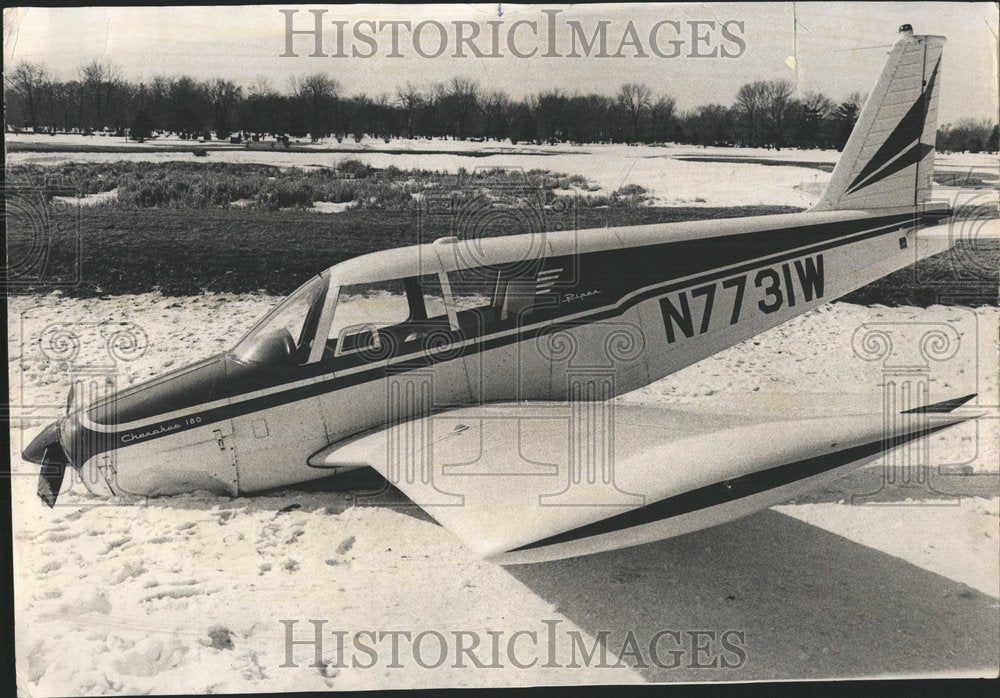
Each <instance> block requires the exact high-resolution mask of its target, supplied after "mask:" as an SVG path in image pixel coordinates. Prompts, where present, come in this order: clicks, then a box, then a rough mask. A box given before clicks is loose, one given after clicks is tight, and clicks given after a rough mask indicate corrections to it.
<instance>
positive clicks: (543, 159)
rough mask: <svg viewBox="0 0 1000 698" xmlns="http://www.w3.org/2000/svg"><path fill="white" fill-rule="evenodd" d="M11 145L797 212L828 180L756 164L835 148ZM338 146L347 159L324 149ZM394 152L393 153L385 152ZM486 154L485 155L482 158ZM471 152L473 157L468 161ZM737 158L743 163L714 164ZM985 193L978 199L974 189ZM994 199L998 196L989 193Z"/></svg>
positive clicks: (44, 159)
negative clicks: (560, 180) (565, 178)
mask: <svg viewBox="0 0 1000 698" xmlns="http://www.w3.org/2000/svg"><path fill="white" fill-rule="evenodd" d="M8 139H9V140H10V141H11V142H15V143H17V142H21V143H29V142H40V143H43V144H46V145H47V146H48V147H56V146H57V144H59V143H64V144H65V145H67V146H69V145H81V144H87V145H95V146H101V145H114V146H116V147H119V146H125V147H129V148H132V149H134V152H128V153H115V152H91V153H88V152H13V153H8V155H7V157H8V162H10V163H11V164H22V163H34V164H39V165H46V164H52V165H54V164H61V163H64V162H113V161H116V160H122V159H127V160H131V161H149V162H167V161H177V160H189V161H199V162H234V163H259V164H269V165H276V166H280V167H332V166H335V165H336V164H337V163H338V162H342V161H343V160H346V159H356V160H361V161H362V162H365V163H366V164H368V165H371V166H373V167H379V168H384V167H389V166H390V165H391V166H395V167H398V168H401V169H416V168H420V169H426V170H434V171H439V172H450V173H456V172H458V170H459V169H461V168H464V169H465V170H468V171H472V170H475V169H476V168H494V167H504V168H512V169H517V168H520V169H521V170H523V171H525V172H527V171H529V170H532V169H543V170H548V171H550V172H560V173H567V174H579V175H583V176H584V177H586V178H587V179H588V180H589V181H591V182H593V183H594V184H596V185H598V186H599V187H600V189H599V190H598V191H596V192H595V193H603V194H609V193H611V192H613V191H615V190H617V189H619V188H621V187H623V186H625V185H627V184H639V185H641V186H643V187H645V188H647V189H648V190H649V191H650V193H651V199H650V203H652V204H656V205H661V206H756V205H771V206H797V207H803V208H805V207H808V206H811V205H812V204H814V203H815V202H816V200H817V199H818V198H819V196H820V194H821V193H822V191H823V188H824V187H825V186H826V183H827V182H828V181H829V179H830V173H829V172H824V171H823V170H819V169H815V168H812V167H802V166H793V165H764V164H760V163H758V162H754V161H755V160H773V161H791V162H803V163H827V164H832V163H835V162H836V161H837V159H838V158H839V156H840V153H839V152H837V151H835V150H796V149H789V148H786V149H783V150H780V151H776V150H768V149H764V148H715V147H709V148H701V147H698V146H686V145H674V144H668V145H660V146H657V145H637V146H629V145H622V144H586V145H572V144H568V143H559V144H556V145H534V144H530V145H524V144H519V145H517V146H512V145H510V143H509V142H505V143H495V142H486V143H474V142H472V141H453V140H443V139H435V140H431V141H428V140H406V139H396V140H390V141H389V142H388V143H386V142H383V141H382V140H377V139H368V138H366V139H363V140H362V141H361V143H354V142H353V141H351V142H350V143H348V142H347V141H346V140H345V141H344V143H342V144H338V143H337V142H336V141H335V140H329V141H327V142H323V143H317V144H315V145H307V144H301V146H296V147H302V148H305V149H306V150H311V151H315V152H292V151H286V150H284V148H281V147H280V146H279V147H278V148H277V149H275V150H246V149H244V148H243V147H242V146H231V147H230V146H228V145H223V146H221V148H220V149H213V150H211V151H209V155H208V157H207V158H196V157H195V156H194V155H193V154H191V153H185V152H170V151H167V150H160V151H157V149H156V147H157V146H150V145H149V144H143V146H140V145H138V144H133V145H127V146H126V144H125V142H124V140H123V139H116V138H106V137H105V138H100V137H95V136H90V137H88V136H77V135H56V136H51V137H49V136H41V135H40V136H33V135H31V134H19V135H12V134H11V135H8ZM153 143H159V144H160V146H159V147H161V148H162V146H164V145H169V146H184V147H188V146H190V147H194V145H196V144H194V143H193V142H192V141H182V140H179V139H165V140H163V141H153ZM325 149H326V150H328V149H337V150H340V151H344V152H336V153H333V152H324V150H325ZM386 151H392V152H386ZM483 153H489V154H487V155H483ZM473 154H477V156H476V157H473ZM685 157H696V158H709V159H710V158H717V159H720V161H719V162H706V161H700V160H699V161H691V160H684V159H678V158H685ZM733 158H735V159H742V160H748V162H726V161H721V160H728V159H733ZM937 169H938V170H940V171H945V170H947V171H954V172H960V173H964V172H969V171H983V170H985V171H987V172H990V173H992V176H993V177H996V175H997V171H998V166H997V159H996V156H992V155H988V154H959V155H938V156H937ZM980 194H982V192H980ZM989 195H990V196H991V197H992V198H991V200H994V201H995V200H997V195H998V194H997V191H996V190H994V191H993V192H991V193H989Z"/></svg>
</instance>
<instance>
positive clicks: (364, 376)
mask: <svg viewBox="0 0 1000 698" xmlns="http://www.w3.org/2000/svg"><path fill="white" fill-rule="evenodd" d="M913 222H914V216H913V214H910V213H906V214H898V215H894V216H882V217H877V218H865V219H859V220H852V221H844V222H840V223H833V224H827V223H824V224H820V225H815V226H804V227H799V228H786V229H782V230H771V231H761V232H759V233H740V234H736V235H730V236H724V237H712V238H701V239H697V240H684V241H677V242H673V243H665V244H658V245H647V246H640V247H633V248H624V249H615V250H606V251H601V252H591V253H584V254H581V255H580V258H590V259H589V262H593V260H594V259H595V258H597V257H600V256H604V255H609V254H611V253H624V252H632V253H633V254H634V255H635V257H634V258H632V257H631V256H630V258H627V259H623V258H621V257H619V260H618V262H619V263H627V264H628V265H633V267H637V268H631V269H630V268H627V267H626V268H622V267H621V266H618V265H617V264H616V265H615V267H610V266H609V267H608V268H606V269H602V270H601V271H602V272H603V274H602V275H601V278H598V277H596V276H592V277H590V278H589V279H587V277H586V276H585V275H586V271H587V270H586V267H587V263H585V262H581V264H580V265H579V267H580V276H581V281H580V283H581V284H590V283H598V282H600V281H603V282H604V283H605V284H606V286H603V287H602V288H606V289H610V288H614V287H615V286H617V287H618V289H619V290H618V292H617V293H616V294H615V296H614V298H615V301H613V302H608V301H607V299H608V298H609V297H611V296H610V294H604V295H603V296H602V295H595V296H592V297H590V298H588V299H586V300H589V301H592V305H596V304H597V303H600V302H602V301H603V303H602V306H601V307H597V308H594V307H591V308H587V307H586V306H581V305H575V304H570V305H567V306H563V305H560V306H557V307H555V308H553V309H552V310H554V311H555V313H559V312H561V313H562V314H563V315H570V314H573V315H575V314H578V313H585V315H584V316H583V317H580V318H577V319H573V320H560V319H559V318H560V316H559V315H558V314H555V315H553V316H550V317H546V316H545V313H546V309H544V308H543V309H542V310H541V312H540V313H539V316H538V318H537V320H536V318H535V317H534V313H532V317H531V318H530V322H531V323H532V326H531V327H528V328H523V329H518V328H516V327H512V326H501V327H498V328H496V329H495V331H494V334H497V333H499V332H504V331H508V332H510V330H516V331H514V332H510V333H509V334H506V335H504V336H492V337H491V336H489V335H487V334H483V335H478V336H477V335H473V336H471V337H469V336H459V335H458V333H452V334H453V336H454V337H455V341H456V342H459V341H469V340H474V341H472V342H471V343H470V344H468V345H466V346H463V347H454V346H448V347H447V348H446V349H445V350H444V351H442V352H441V353H440V354H432V353H426V354H424V355H420V356H416V357H413V358H412V359H411V358H407V359H403V360H401V361H399V362H397V363H395V364H389V365H388V366H386V365H384V364H383V365H380V366H378V367H375V368H372V369H369V370H361V371H357V372H356V373H352V374H350V375H346V376H339V377H338V376H336V375H334V377H333V378H329V379H327V380H323V381H320V382H317V383H312V384H308V385H303V386H300V387H298V388H291V389H288V390H283V391H278V392H275V393H272V394H268V395H264V396H260V397H257V398H251V399H246V400H242V401H240V402H236V403H233V404H228V405H222V406H220V407H217V408H213V409H210V410H205V411H202V412H198V413H196V415H197V416H198V417H200V418H201V421H200V422H199V423H198V424H194V425H188V424H185V423H184V422H185V420H184V419H178V420H164V421H163V422H154V421H152V420H155V418H156V415H155V414H153V415H149V416H148V417H135V416H129V415H124V414H121V412H119V414H118V416H119V420H118V421H119V422H128V421H138V420H140V419H148V420H150V422H149V423H147V424H145V425H144V426H142V427H138V428H136V429H131V430H126V431H121V432H118V433H117V438H116V439H115V440H116V442H117V443H118V444H119V445H120V446H128V445H131V444H135V443H148V442H149V441H150V440H152V439H156V438H160V437H162V436H167V435H170V434H175V433H178V432H179V431H183V430H186V429H189V428H195V427H200V426H205V425H207V424H211V423H213V422H218V421H221V420H223V419H228V418H231V417H236V416H239V415H242V414H247V413H250V412H256V411H259V410H262V409H266V408H268V407H274V406H278V405H282V404H286V403H290V402H295V401H297V400H304V399H308V398H310V397H315V396H317V395H322V394H324V393H328V392H332V391H335V390H339V389H342V388H347V387H351V386H354V385H358V384H361V383H366V382H369V381H373V380H379V379H382V378H384V377H385V376H387V375H395V374H399V373H403V372H405V371H407V370H413V369H416V368H420V367H426V366H429V365H432V364H435V363H438V362H440V361H442V360H454V359H458V358H461V357H464V356H468V355H471V354H475V353H477V352H481V351H486V350H489V349H494V348H497V347H501V346H505V345H507V344H512V343H515V342H521V341H524V340H527V339H532V338H536V337H538V336H540V335H542V334H545V333H549V332H555V331H558V330H560V329H569V328H573V327H578V326H581V325H587V324H591V323H593V322H598V321H600V320H605V319H609V318H613V317H616V316H618V315H621V314H622V313H624V312H626V311H627V310H629V309H630V308H631V307H633V306H635V305H636V304H638V303H641V302H643V301H645V300H648V299H650V298H655V297H657V296H660V295H663V294H665V293H670V292H672V291H675V290H680V289H683V288H687V287H689V286H694V285H697V284H703V283H706V282H708V281H713V280H718V279H723V278H727V277H730V276H735V275H738V274H741V273H744V272H746V271H749V270H752V269H754V268H756V267H758V266H761V265H764V264H773V263H776V262H780V261H784V260H787V259H792V258H795V257H798V256H801V255H803V254H810V253H815V252H821V251H823V250H827V249H832V248H835V247H840V246H843V245H847V244H851V243H854V242H859V241H862V240H866V239H869V238H873V237H879V236H881V235H886V234H889V233H892V232H895V225H897V224H898V225H906V226H910V225H912V224H913ZM889 225H891V226H893V227H892V228H890V229H887V230H883V229H882V228H885V226H889ZM845 227H848V228H851V231H850V232H848V233H844V232H843V228H845ZM836 229H839V232H837V230H836ZM859 229H860V231H859ZM835 232H837V234H834V233H835ZM768 236H772V237H771V239H768ZM747 238H756V239H757V241H760V242H765V241H766V242H767V243H768V244H760V245H748V244H747V243H749V242H751V241H750V240H748V239H747ZM733 240H736V241H737V242H741V243H744V244H741V245H739V246H737V248H738V250H740V251H742V253H743V254H742V258H738V256H737V255H736V254H735V252H734V250H732V249H726V248H725V243H726V242H732V241H733ZM776 242H778V243H783V244H775V243H776ZM795 243H797V244H795ZM685 245H686V246H687V248H686V249H683V250H680V249H678V250H676V251H675V250H674V249H672V248H675V247H677V246H685ZM761 248H763V250H762V249H761ZM654 250H658V251H659V252H658V253H659V255H661V256H666V255H667V253H668V252H669V259H665V260H664V263H663V264H662V265H660V266H657V262H656V257H652V256H650V255H653V254H656V252H654ZM774 252H777V253H779V254H773V253H774ZM768 253H771V256H767V255H768ZM713 256H714V259H713ZM720 257H721V259H720ZM568 259H571V258H568V257H561V258H559V257H555V258H550V259H549V260H548V261H547V265H548V266H550V267H555V266H557V265H558V264H559V263H560V262H559V261H558V260H568ZM750 260H752V261H750ZM740 261H744V262H745V263H744V264H742V265H739V266H735V267H732V265H733V264H734V263H738V262H740ZM713 262H714V263H713ZM564 266H566V267H569V266H571V264H570V263H568V262H567V263H565V264H564ZM721 266H730V267H732V268H727V269H719V267H721ZM651 267H652V268H655V269H660V275H658V276H659V280H658V281H657V280H654V279H652V278H650V277H651V276H652V271H651V270H650V269H649V268H651ZM691 268H696V269H701V270H702V273H701V274H700V275H698V276H690V274H691V272H690V269H691ZM641 272H644V273H641ZM636 277H639V281H644V282H645V283H630V284H629V286H628V287H623V284H624V283H626V282H629V281H632V280H634V279H636ZM678 277H685V278H684V280H683V281H673V279H676V278H678ZM580 288H581V285H580V284H576V285H574V286H572V287H571V288H565V289H562V290H563V291H564V292H571V291H575V290H578V289H580ZM639 289H644V290H642V291H641V292H638V293H636V291H639ZM630 293H635V295H634V296H632V297H631V298H629V299H628V300H625V301H622V298H623V297H624V296H626V295H628V294H630ZM550 312H551V311H550ZM403 349H404V352H403V354H405V353H406V352H407V351H412V350H406V349H405V345H404V347H403ZM403 354H401V355H403ZM442 357H444V358H442ZM340 358H341V359H343V360H344V361H343V362H334V363H333V364H331V363H330V362H319V363H317V364H314V365H310V366H303V367H298V368H297V369H292V370H291V371H286V372H284V374H283V375H281V376H277V377H276V380H274V381H273V382H271V383H270V385H269V384H267V383H264V384H257V385H254V386H253V388H251V389H244V390H243V391H242V392H241V393H235V394H232V395H229V396H226V397H231V398H238V397H239V395H240V394H245V393H247V392H252V391H253V390H260V389H262V388H267V387H274V386H280V385H281V384H283V383H291V382H293V381H298V380H305V379H309V378H315V377H316V376H318V375H325V374H330V373H334V374H336V372H338V371H344V370H347V369H350V368H354V367H357V366H360V365H364V363H365V361H364V357H361V356H358V355H356V354H355V355H350V356H346V357H340ZM277 378H280V380H278V379H277ZM219 397H223V396H219ZM216 399H218V398H216ZM192 407H196V405H192ZM161 426H167V427H169V429H168V430H165V431H160V432H159V433H153V432H156V431H157V430H158V429H159V428H160V427H161ZM139 434H148V435H147V436H144V437H141V438H139V439H135V436H136V435H139ZM123 439H125V440H126V441H125V442H123Z"/></svg>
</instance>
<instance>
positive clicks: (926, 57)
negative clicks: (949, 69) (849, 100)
mask: <svg viewBox="0 0 1000 698" xmlns="http://www.w3.org/2000/svg"><path fill="white" fill-rule="evenodd" d="M900 32H901V33H902V37H900V39H899V41H898V42H897V43H896V45H895V46H894V47H893V49H892V51H890V52H889V60H888V62H887V63H886V66H885V68H884V69H883V70H882V75H881V76H880V77H879V79H878V82H877V83H876V84H875V89H874V90H872V93H871V95H869V97H868V100H867V101H866V102H865V106H864V108H863V109H862V110H861V114H860V116H859V117H858V121H857V123H856V124H855V126H854V130H853V131H852V132H851V137H850V138H849V139H848V141H847V145H846V146H845V147H844V152H843V153H842V154H841V156H840V160H839V161H838V162H837V166H836V168H834V171H833V177H832V178H831V179H830V183H829V184H828V185H827V187H826V190H825V191H824V192H823V196H822V197H821V198H820V200H819V203H817V204H816V205H815V206H814V207H813V209H812V210H813V211H830V210H843V209H863V210H870V209H886V208H902V207H906V208H916V207H919V206H920V205H921V204H923V203H924V202H925V201H926V199H927V196H928V194H929V193H930V187H931V183H932V178H933V175H934V140H935V137H936V131H937V104H938V93H939V92H940V84H941V75H940V72H941V53H942V49H943V47H944V42H945V39H944V37H942V36H930V35H927V36H915V35H914V34H913V31H912V29H910V27H909V25H907V24H904V25H903V27H902V28H900Z"/></svg>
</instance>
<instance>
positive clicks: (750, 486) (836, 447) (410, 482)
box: [310, 396, 978, 563]
mask: <svg viewBox="0 0 1000 698" xmlns="http://www.w3.org/2000/svg"><path fill="white" fill-rule="evenodd" d="M972 397H973V396H967V397H965V398H959V399H956V400H949V401H945V402H942V403H936V404H933V405H926V406H923V407H920V408H917V409H914V410H908V411H905V412H899V413H896V414H894V415H891V416H892V417H893V418H892V419H886V417H885V415H883V413H881V412H878V411H875V412H867V413H858V414H844V413H838V414H836V415H832V416H819V417H804V418H797V419H789V418H787V417H785V418H775V417H774V416H768V415H766V414H760V415H756V416H754V415H725V414H708V413H705V412H700V411H697V410H694V409H673V408H671V409H666V408H661V407H650V406H646V405H641V404H630V403H624V402H616V401H609V402H570V403H545V402H537V403H535V402H532V403H503V404H490V405H483V406H473V407H462V408H457V409H451V410H446V411H443V412H440V413H437V414H433V415H430V416H425V417H421V418H417V419H411V420H408V421H403V422H400V423H398V424H394V425H391V426H389V427H388V428H385V429H381V430H378V431H375V432H370V433H367V434H364V435H362V436H359V437H357V438H355V439H353V440H349V441H347V442H342V443H339V444H334V445H333V446H331V447H329V448H327V449H326V450H324V451H322V452H320V453H318V454H316V455H315V456H314V457H313V458H312V459H310V462H311V463H313V464H314V465H317V466H319V467H343V466H357V465H369V466H371V467H373V468H374V469H375V470H377V471H378V472H379V473H381V474H382V475H383V476H384V477H386V479H387V480H388V481H389V482H391V483H392V484H393V485H395V486H396V487H398V488H399V489H400V490H401V491H402V492H403V493H404V494H406V495H407V497H409V498H410V499H411V500H412V501H413V502H414V503H415V504H417V505H418V506H420V507H421V508H422V509H424V510H425V511H427V512H428V513H429V514H430V515H431V516H433V517H434V518H435V519H436V520H437V521H438V522H439V523H441V524H442V525H443V526H444V527H445V528H447V529H449V530H451V531H452V532H453V533H455V534H456V535H457V536H458V537H459V538H460V539H462V541H463V542H464V543H465V544H466V545H468V546H469V547H470V548H472V549H473V550H474V551H476V552H477V553H478V554H479V555H481V556H482V557H485V558H490V559H494V560H496V561H498V562H501V563H519V562H534V561H540V560H549V559H557V558H560V557H571V556H575V555H581V554H588V553H592V552H598V551H602V550H609V549H614V548H620V547H626V546H629V545H636V544H639V543H644V542H650V541H653V540H658V539H661V538H667V537H670V536H675V535H680V534H683V533H687V532H690V531H694V530H698V529H700V528H705V527H708V526H713V525H717V524H719V523H724V522H726V521H729V520H732V519H735V518H738V517H740V516H744V515H746V514H749V513H752V512H754V511H758V510H760V509H764V508H767V507H768V506H771V505H773V504H776V503H780V502H782V501H787V500H788V499H790V498H792V497H794V496H796V495H798V494H801V493H802V492H806V491H808V490H811V489H814V488H815V487H817V486H820V485H822V484H824V483H826V482H829V481H832V480H834V479H837V478H838V477H840V476H842V475H844V474H845V473H846V472H848V471H850V470H851V469H853V468H856V467H858V466H860V465H864V464H866V463H870V462H872V461H874V460H876V459H877V458H878V457H879V456H880V455H882V454H883V453H884V452H886V451H887V450H890V449H892V448H895V447H900V446H904V447H906V448H912V447H913V445H914V444H917V443H919V442H918V441H917V440H918V439H920V438H921V437H924V436H927V435H928V434H930V433H933V432H935V431H938V430H940V429H943V428H946V427H948V426H951V425H954V424H957V423H959V422H962V421H964V420H966V419H969V418H970V417H973V416H978V415H974V414H970V413H966V412H962V411H961V410H960V411H958V412H955V410H956V408H958V407H959V406H960V405H962V404H963V403H965V402H967V401H968V400H969V399H971V398H972ZM911 456H913V457H919V454H915V455H914V454H911Z"/></svg>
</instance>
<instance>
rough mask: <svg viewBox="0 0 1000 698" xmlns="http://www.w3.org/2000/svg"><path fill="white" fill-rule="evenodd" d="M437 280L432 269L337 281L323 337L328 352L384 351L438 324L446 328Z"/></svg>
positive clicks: (411, 347) (411, 345) (409, 345)
mask: <svg viewBox="0 0 1000 698" xmlns="http://www.w3.org/2000/svg"><path fill="white" fill-rule="evenodd" d="M449 329H450V326H449V321H448V314H447V307H446V306H445V302H444V295H443V293H442V290H441V283H440V280H439V279H438V277H437V275H435V274H428V275H424V276H419V277H418V276H413V277H408V278H405V279H393V280H389V281H378V282H373V283H367V284H351V285H347V286H342V287H340V289H339V291H338V295H337V304H336V308H335V309H334V313H333V321H332V323H331V324H330V330H329V332H328V337H327V356H340V355H343V354H351V353H354V352H359V351H365V350H371V351H372V352H373V354H372V355H374V356H381V357H383V358H384V357H388V356H391V355H394V354H397V353H398V352H399V351H403V350H404V346H405V351H407V352H410V351H420V347H419V346H418V345H416V344H415V343H416V342H418V341H419V340H422V339H424V338H425V337H427V335H428V333H431V332H434V331H437V330H445V331H447V330H449Z"/></svg>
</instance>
